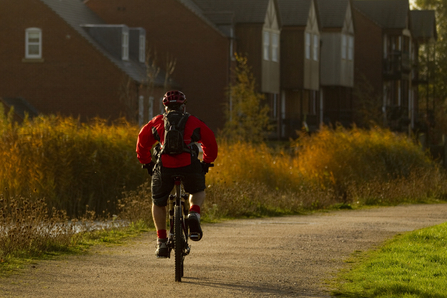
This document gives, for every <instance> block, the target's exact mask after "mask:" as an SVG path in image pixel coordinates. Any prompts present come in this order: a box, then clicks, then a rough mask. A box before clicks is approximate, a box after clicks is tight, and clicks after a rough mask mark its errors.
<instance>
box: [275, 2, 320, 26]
mask: <svg viewBox="0 0 447 298" xmlns="http://www.w3.org/2000/svg"><path fill="white" fill-rule="evenodd" d="M311 3H312V0H300V1H297V0H278V6H279V13H280V16H281V23H282V25H283V26H306V25H307V19H308V18H309V10H310V5H311Z"/></svg>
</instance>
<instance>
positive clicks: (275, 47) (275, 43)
mask: <svg viewBox="0 0 447 298" xmlns="http://www.w3.org/2000/svg"><path fill="white" fill-rule="evenodd" d="M272 61H274V62H278V61H279V34H277V33H272Z"/></svg>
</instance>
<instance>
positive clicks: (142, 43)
mask: <svg viewBox="0 0 447 298" xmlns="http://www.w3.org/2000/svg"><path fill="white" fill-rule="evenodd" d="M138 54H139V55H138V58H139V61H140V62H141V63H144V62H146V37H145V36H144V35H143V34H141V35H140V49H139V53H138Z"/></svg>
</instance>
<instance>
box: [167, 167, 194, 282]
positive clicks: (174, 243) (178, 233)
mask: <svg viewBox="0 0 447 298" xmlns="http://www.w3.org/2000/svg"><path fill="white" fill-rule="evenodd" d="M172 178H173V179H174V185H175V187H174V190H175V193H174V194H173V195H170V196H169V201H168V206H169V207H168V212H169V239H168V248H169V255H170V252H171V251H172V250H174V259H175V281H178V282H181V281H182V277H183V271H184V268H183V267H184V266H183V262H184V260H185V257H186V256H187V255H188V254H189V253H190V252H191V246H190V245H189V244H188V238H189V234H188V221H187V218H186V217H187V214H188V209H189V208H188V194H187V193H185V192H184V191H183V189H182V179H183V176H180V175H175V176H173V177H172Z"/></svg>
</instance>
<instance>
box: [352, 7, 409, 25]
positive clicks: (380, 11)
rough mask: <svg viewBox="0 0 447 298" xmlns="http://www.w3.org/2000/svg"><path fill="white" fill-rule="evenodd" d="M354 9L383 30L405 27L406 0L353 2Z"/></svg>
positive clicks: (407, 9)
mask: <svg viewBox="0 0 447 298" xmlns="http://www.w3.org/2000/svg"><path fill="white" fill-rule="evenodd" d="M353 5H354V7H355V8H356V9H357V10H359V11H360V12H362V13H363V14H364V15H365V16H367V17H369V18H370V19H371V20H373V21H374V22H376V23H377V24H378V25H379V26H380V27H382V28H385V29H404V28H406V27H407V18H408V12H409V10H410V5H409V2H408V0H354V1H353Z"/></svg>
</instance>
